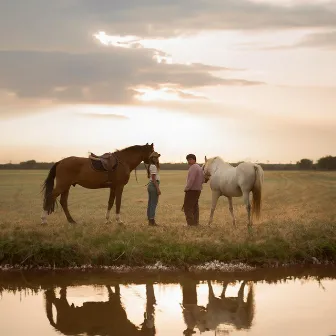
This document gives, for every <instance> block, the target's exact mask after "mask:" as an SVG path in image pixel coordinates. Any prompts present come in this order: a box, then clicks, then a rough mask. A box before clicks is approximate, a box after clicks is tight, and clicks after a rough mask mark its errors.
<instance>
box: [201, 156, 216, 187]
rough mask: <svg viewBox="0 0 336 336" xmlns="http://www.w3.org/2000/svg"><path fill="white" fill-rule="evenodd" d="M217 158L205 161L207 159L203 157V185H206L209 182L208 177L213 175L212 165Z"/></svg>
mask: <svg viewBox="0 0 336 336" xmlns="http://www.w3.org/2000/svg"><path fill="white" fill-rule="evenodd" d="M218 158H219V157H218V156H215V157H213V158H210V159H207V157H206V156H205V157H204V164H203V165H202V170H203V174H204V183H207V182H208V181H209V180H210V177H211V175H212V173H213V163H214V162H215V160H216V159H218Z"/></svg>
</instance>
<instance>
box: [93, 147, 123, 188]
mask: <svg viewBox="0 0 336 336" xmlns="http://www.w3.org/2000/svg"><path fill="white" fill-rule="evenodd" d="M89 159H90V160H91V165H92V168H93V169H94V170H96V171H105V172H107V173H108V175H107V183H108V184H111V183H112V173H113V171H114V170H115V169H116V168H117V166H118V159H117V157H116V156H115V154H114V153H104V154H103V155H96V154H94V153H90V155H89Z"/></svg>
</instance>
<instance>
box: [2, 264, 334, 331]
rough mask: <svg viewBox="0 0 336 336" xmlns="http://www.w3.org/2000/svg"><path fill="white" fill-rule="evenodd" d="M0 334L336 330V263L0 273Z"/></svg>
mask: <svg viewBox="0 0 336 336" xmlns="http://www.w3.org/2000/svg"><path fill="white" fill-rule="evenodd" d="M0 290H1V294H0V316H1V323H0V335H1V336H11V335H15V336H21V335H25V336H39V335H43V336H55V335H58V336H59V335H104V336H109V335H111V336H112V335H113V336H118V335H121V336H128V335H129V336H133V335H134V336H135V335H158V336H168V335H169V336H172V335H174V336H175V335H199V334H202V335H204V336H208V335H251V336H252V335H258V336H266V335H267V336H270V335H272V336H273V335H274V336H276V335H279V336H280V335H281V336H283V335H304V336H309V335H311V336H318V335H321V336H330V335H336V319H335V300H336V271H335V269H334V268H314V269H312V268H311V269H303V268H302V269H285V270H276V269H274V270H272V269H271V270H269V269H268V270H257V271H253V272H240V273H239V272H236V273H227V274H223V273H171V274H162V273H161V274H155V273H148V274H144V273H142V274H141V273H134V274H132V273H131V274H115V273H112V272H41V271H39V272H29V271H26V272H0Z"/></svg>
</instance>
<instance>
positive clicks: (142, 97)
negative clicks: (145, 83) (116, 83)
mask: <svg viewBox="0 0 336 336" xmlns="http://www.w3.org/2000/svg"><path fill="white" fill-rule="evenodd" d="M135 91H136V92H138V94H137V95H135V98H136V99H137V100H139V101H142V102H154V101H162V102H163V101H166V102H167V101H182V100H183V101H195V100H200V99H201V100H207V98H206V97H204V96H201V95H197V94H195V93H193V92H188V91H186V90H181V89H176V88H170V87H160V88H159V89H153V88H148V87H144V88H136V89H135Z"/></svg>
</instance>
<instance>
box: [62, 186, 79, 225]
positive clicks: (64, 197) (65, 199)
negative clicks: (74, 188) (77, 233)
mask: <svg viewBox="0 0 336 336" xmlns="http://www.w3.org/2000/svg"><path fill="white" fill-rule="evenodd" d="M69 190H70V188H68V190H66V191H64V192H63V193H62V194H61V199H60V203H61V206H62V208H63V211H64V213H65V216H66V218H67V220H68V222H69V223H72V224H76V222H75V221H74V219H73V218H72V217H71V215H70V212H69V209H68V197H69Z"/></svg>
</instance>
